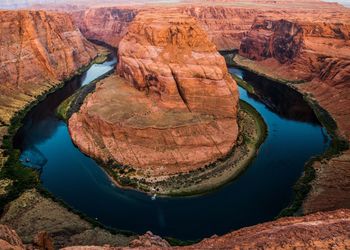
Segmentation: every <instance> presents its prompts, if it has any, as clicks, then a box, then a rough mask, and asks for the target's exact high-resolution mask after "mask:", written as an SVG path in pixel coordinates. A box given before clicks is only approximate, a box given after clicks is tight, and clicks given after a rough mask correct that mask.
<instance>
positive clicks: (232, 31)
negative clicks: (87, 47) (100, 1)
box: [72, 5, 260, 50]
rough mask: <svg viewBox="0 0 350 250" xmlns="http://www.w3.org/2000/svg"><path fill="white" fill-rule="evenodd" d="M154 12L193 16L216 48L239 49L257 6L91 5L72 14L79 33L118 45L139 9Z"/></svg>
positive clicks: (256, 12)
mask: <svg viewBox="0 0 350 250" xmlns="http://www.w3.org/2000/svg"><path fill="white" fill-rule="evenodd" d="M145 9H147V10H149V11H153V12H155V13H156V12H157V11H159V9H161V11H167V10H170V11H173V12H178V13H182V14H186V15H190V16H193V17H195V18H196V19H197V20H198V22H199V23H200V25H201V26H202V28H203V29H204V30H205V31H206V33H207V35H208V36H209V38H210V40H211V41H212V42H213V43H214V44H215V45H216V47H217V48H218V49H219V50H225V49H238V48H239V46H240V41H241V38H242V37H243V34H244V32H246V31H248V30H249V28H250V26H251V24H252V23H253V21H254V18H255V16H256V15H257V14H258V13H260V11H258V10H256V9H244V8H243V9H241V8H230V7H222V6H196V7H194V6H191V5H190V6H186V5H185V6H170V7H167V8H165V7H164V6H159V8H154V7H150V6H145V7H131V6H130V7H93V8H89V9H87V10H83V11H78V12H74V13H73V14H72V17H73V18H74V20H75V22H76V24H77V25H78V26H79V28H80V30H81V31H82V33H83V34H84V35H85V36H86V37H87V38H89V39H97V40H100V41H103V42H106V43H108V44H110V45H112V46H114V47H118V45H119V42H120V40H121V38H122V37H123V35H124V34H125V33H126V31H127V27H128V25H129V23H130V22H131V21H132V20H133V18H134V17H135V15H136V14H137V13H138V12H139V11H140V10H145Z"/></svg>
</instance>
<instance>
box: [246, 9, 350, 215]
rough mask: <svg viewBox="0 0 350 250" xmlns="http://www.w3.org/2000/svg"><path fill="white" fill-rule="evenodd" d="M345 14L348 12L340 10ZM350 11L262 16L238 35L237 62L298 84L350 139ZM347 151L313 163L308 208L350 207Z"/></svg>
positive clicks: (312, 209)
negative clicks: (279, 16) (315, 14)
mask: <svg viewBox="0 0 350 250" xmlns="http://www.w3.org/2000/svg"><path fill="white" fill-rule="evenodd" d="M344 13H347V15H344ZM349 14H350V11H349V10H347V11H345V12H339V13H338V12H337V13H322V14H321V15H319V16H317V17H315V16H313V15H312V14H311V15H309V16H308V18H307V19H305V16H304V17H303V16H301V15H295V16H289V17H286V16H284V17H283V18H288V20H286V19H277V20H276V19H270V18H269V17H260V18H258V19H257V20H256V21H255V23H254V24H253V26H252V28H251V30H250V32H249V33H247V34H246V36H245V37H244V38H243V40H242V44H241V49H240V55H242V56H244V57H247V58H249V59H252V60H253V61H247V60H245V59H242V58H239V61H240V62H239V63H241V64H242V65H245V66H247V67H249V68H251V69H253V70H255V71H257V72H260V73H262V74H265V75H269V76H271V77H273V78H279V79H284V80H286V81H290V82H294V81H296V80H297V81H299V82H303V84H296V85H295V87H296V88H298V89H299V90H300V91H301V92H302V93H304V94H307V95H309V96H310V97H311V98H313V99H314V100H316V101H317V102H318V103H319V104H320V105H321V106H322V107H323V108H324V109H326V110H327V111H328V112H329V113H330V114H331V116H332V117H333V118H334V119H335V121H336V123H337V126H338V130H337V133H339V134H340V135H341V136H343V137H344V138H346V140H348V141H350V112H349V108H348V107H349V105H350V88H349V82H350V43H349V34H350V19H349ZM349 159H350V151H345V152H344V153H343V155H341V156H339V157H336V158H334V159H331V160H329V161H322V162H318V163H315V164H314V169H315V170H316V179H315V180H314V181H313V182H312V186H313V188H312V191H311V192H310V194H309V197H308V198H307V199H306V201H305V203H304V206H303V208H304V212H305V213H310V212H315V211H320V210H321V211H323V210H328V209H334V208H341V207H350V203H349V199H348V197H350V193H349V189H348V187H349V185H350V171H349V169H350V160H349Z"/></svg>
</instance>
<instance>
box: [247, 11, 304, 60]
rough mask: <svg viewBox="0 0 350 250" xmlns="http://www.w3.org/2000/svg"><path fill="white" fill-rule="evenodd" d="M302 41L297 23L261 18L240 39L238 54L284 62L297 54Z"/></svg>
mask: <svg viewBox="0 0 350 250" xmlns="http://www.w3.org/2000/svg"><path fill="white" fill-rule="evenodd" d="M302 43H303V30H302V28H301V27H300V26H299V25H298V24H297V23H293V22H289V21H287V20H283V19H281V20H266V19H264V18H261V19H257V20H256V21H255V22H254V24H253V25H252V28H251V31H250V32H249V33H248V34H247V35H246V36H245V37H244V38H243V39H242V42H241V46H240V54H241V55H242V56H244V57H247V58H249V59H252V60H263V59H266V58H271V57H273V58H275V59H276V60H277V61H278V62H280V63H286V62H288V61H292V60H293V59H294V58H295V57H296V56H298V54H299V53H300V50H301V47H302Z"/></svg>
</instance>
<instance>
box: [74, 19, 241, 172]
mask: <svg viewBox="0 0 350 250" xmlns="http://www.w3.org/2000/svg"><path fill="white" fill-rule="evenodd" d="M118 55H119V64H118V69H117V71H118V74H119V75H120V76H122V77H123V78H124V79H126V80H123V79H121V78H118V77H116V76H113V77H110V78H109V79H106V80H104V81H102V82H101V84H99V86H98V87H97V89H96V91H95V93H93V94H92V95H91V96H89V97H88V98H87V99H86V101H85V103H84V105H83V106H82V108H81V110H80V112H79V113H76V114H74V115H73V116H72V117H71V119H70V120H69V129H70V133H71V135H72V138H73V141H74V142H75V143H76V144H77V145H78V146H79V147H80V149H81V150H82V151H83V152H85V153H87V154H89V155H91V156H93V157H96V158H99V159H102V160H103V161H104V162H108V161H110V160H112V161H115V162H118V163H120V164H123V165H129V166H132V167H135V168H136V169H137V170H138V171H139V172H142V173H143V174H142V175H146V173H147V175H148V176H149V175H150V176H165V177H166V176H168V175H174V174H178V173H183V172H188V171H190V170H195V169H198V168H199V167H202V166H204V165H205V164H208V163H211V162H213V161H215V160H216V159H217V158H220V157H222V156H224V155H226V154H227V153H228V152H229V151H230V149H231V148H232V146H233V145H234V143H235V141H236V138H237V133H238V127H237V121H236V115H237V103H238V92H237V86H236V83H235V82H234V81H233V80H232V79H231V77H230V75H229V74H228V71H227V68H226V64H225V60H224V59H223V57H221V56H220V55H219V53H218V52H217V51H216V48H215V45H214V44H213V43H211V42H210V41H209V40H208V38H207V36H206V34H205V33H204V31H203V30H202V29H201V28H200V26H199V25H198V23H197V22H196V21H195V19H194V18H191V17H189V16H186V15H182V14H178V13H173V12H169V13H164V14H158V13H156V14H155V13H153V12H142V13H139V14H138V15H137V17H136V18H135V19H134V21H133V22H132V24H131V25H130V26H129V30H128V33H127V35H126V36H125V37H124V38H123V40H122V41H121V42H120V44H119V50H118ZM106 103H108V105H106Z"/></svg>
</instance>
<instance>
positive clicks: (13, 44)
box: [0, 11, 97, 124]
mask: <svg viewBox="0 0 350 250" xmlns="http://www.w3.org/2000/svg"><path fill="white" fill-rule="evenodd" d="M0 20H1V22H0V52H1V53H0V79H1V84H0V120H1V122H2V123H4V124H8V123H9V121H10V119H11V117H12V116H13V115H14V114H15V112H17V111H19V110H20V109H22V108H23V107H24V106H25V105H26V104H28V103H30V102H32V101H34V100H35V99H36V98H37V97H38V96H39V95H40V94H42V93H43V92H45V91H47V90H49V89H50V88H52V87H54V86H55V85H57V84H58V83H59V81H62V80H64V79H65V78H67V77H69V76H72V75H73V74H74V73H75V72H76V71H77V70H78V69H79V68H81V67H83V66H85V65H87V64H88V63H89V62H90V61H91V60H92V59H93V58H94V57H95V56H96V55H97V50H96V48H95V46H94V45H92V44H91V43H89V42H88V41H87V40H86V39H85V38H84V37H83V36H82V35H81V33H80V31H79V30H78V29H77V28H76V27H75V26H74V24H73V23H72V21H71V19H70V17H69V16H68V15H66V14H58V13H47V12H44V11H0Z"/></svg>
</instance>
